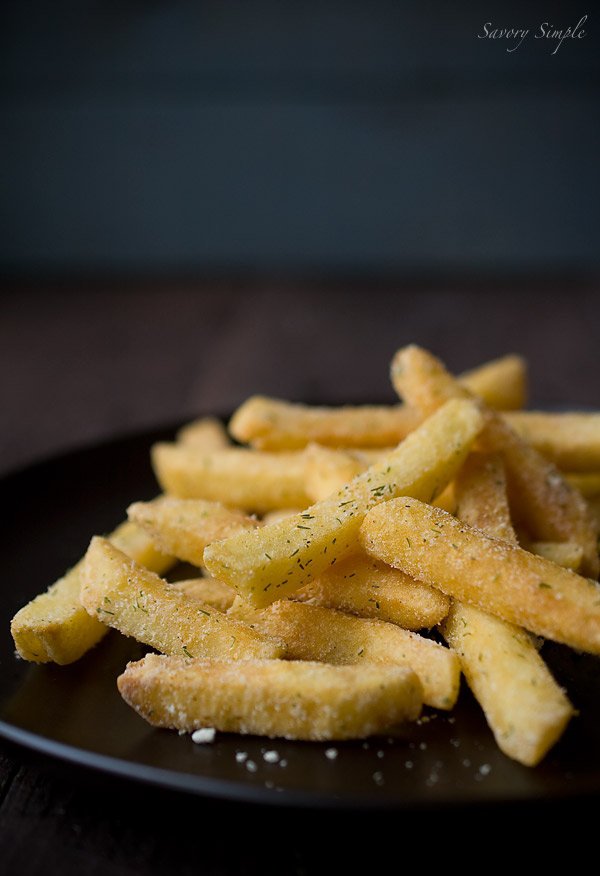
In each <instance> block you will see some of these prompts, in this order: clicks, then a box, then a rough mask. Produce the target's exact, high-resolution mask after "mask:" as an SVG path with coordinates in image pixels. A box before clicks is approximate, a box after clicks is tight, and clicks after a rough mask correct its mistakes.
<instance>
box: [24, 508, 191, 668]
mask: <svg viewBox="0 0 600 876" xmlns="http://www.w3.org/2000/svg"><path fill="white" fill-rule="evenodd" d="M109 539H110V541H111V542H112V543H113V544H114V545H116V546H117V547H119V548H120V550H122V551H123V552H124V553H126V554H128V555H129V556H130V557H133V559H135V560H136V561H137V562H138V563H140V564H141V565H142V566H145V567H146V568H147V569H150V570H152V571H155V572H158V573H163V572H166V571H167V570H168V569H169V568H171V566H172V565H173V564H174V562H175V560H174V559H173V557H170V556H167V555H166V554H164V553H161V552H160V551H159V550H157V549H156V548H155V546H154V544H153V542H152V540H151V539H150V538H149V537H148V536H147V535H146V533H145V532H143V531H142V530H141V529H139V528H138V527H137V526H136V525H135V524H133V523H130V522H129V521H125V522H124V523H122V524H121V525H120V526H118V527H117V529H115V531H114V532H113V533H112V535H110V536H109ZM82 566H83V560H80V561H79V562H78V563H77V564H76V565H75V566H73V568H72V569H70V570H69V571H68V572H67V573H66V574H65V575H64V576H63V577H62V578H59V579H58V581H56V582H55V583H54V584H52V586H51V587H50V588H49V589H48V590H47V591H46V592H45V593H40V594H39V595H38V596H36V597H35V599H33V600H32V601H31V602H28V603H27V605H25V606H23V608H21V609H20V610H19V611H18V612H17V613H16V615H15V616H14V618H13V619H12V623H11V633H12V637H13V639H14V642H15V647H16V649H17V653H18V654H19V656H20V657H22V658H23V659H24V660H29V661H31V662H33V663H58V664H61V665H65V664H67V663H73V662H75V660H78V659H79V658H80V657H82V656H83V655H84V654H85V653H86V651H89V650H90V648H92V647H93V646H94V645H95V644H96V643H97V642H99V641H100V639H101V638H102V637H103V636H104V634H105V633H106V627H105V626H104V624H102V623H100V622H99V621H98V620H97V619H96V618H93V617H90V615H89V614H88V613H87V612H86V611H85V609H84V608H83V607H82V605H81V603H80V601H79V593H80V590H81V572H82Z"/></svg>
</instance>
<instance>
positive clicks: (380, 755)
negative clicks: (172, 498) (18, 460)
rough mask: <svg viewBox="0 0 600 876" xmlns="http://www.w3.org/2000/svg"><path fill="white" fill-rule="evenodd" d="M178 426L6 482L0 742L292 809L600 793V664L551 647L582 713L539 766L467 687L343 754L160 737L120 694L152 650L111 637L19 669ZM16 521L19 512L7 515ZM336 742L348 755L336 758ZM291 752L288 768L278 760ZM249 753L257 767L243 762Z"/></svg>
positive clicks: (307, 746)
mask: <svg viewBox="0 0 600 876" xmlns="http://www.w3.org/2000/svg"><path fill="white" fill-rule="evenodd" d="M173 432H174V429H165V430H161V431H160V432H153V433H145V434H142V435H135V436H132V437H126V438H123V439H121V440H118V441H114V442H111V443H107V444H103V445H101V446H97V447H92V448H89V449H84V450H80V451H77V452H74V453H72V454H69V455H66V456H63V457H59V458H56V459H53V460H50V461H48V462H44V463H41V464H39V465H36V466H34V467H32V468H29V469H27V470H25V471H22V472H18V473H16V474H13V475H10V476H8V477H6V478H4V480H3V481H2V488H3V507H4V509H8V510H9V519H8V520H5V523H4V526H3V527H2V528H1V529H0V556H2V561H3V577H2V580H3V585H4V586H3V591H2V597H1V600H0V623H1V628H2V630H3V633H2V636H1V637H0V641H1V646H0V666H1V672H0V734H2V735H4V736H5V737H7V738H8V739H11V740H13V741H16V742H18V743H21V744H23V745H26V746H29V747H31V748H33V749H36V750H38V751H42V752H45V753H47V754H50V755H53V756H56V757H59V758H62V759H64V760H66V761H71V762H76V763H79V764H83V765H87V766H89V767H93V768H97V769H100V770H103V771H107V772H109V773H114V774H119V775H122V776H126V777H129V778H131V779H136V780H141V781H146V782H150V783H152V784H155V785H159V786H163V787H169V788H175V789H180V790H184V791H188V792H194V793H198V794H203V795H208V796H214V797H221V798H228V799H238V800H246V801H253V802H262V803H274V804H278V805H282V804H289V805H301V806H303V805H307V806H312V807H314V806H324V807H336V808H338V807H360V808H364V807H367V808H368V807H378V808H387V809H390V808H399V809H418V808H421V807H425V806H426V807H441V808H446V807H451V806H455V805H457V804H466V805H473V804H477V805H479V804H492V803H498V802H503V801H512V802H515V803H516V802H527V801H540V800H559V799H560V800H563V801H564V800H569V799H572V800H574V799H576V798H581V797H584V796H585V797H588V796H590V795H593V796H595V795H598V793H600V697H599V696H598V693H599V685H598V677H599V670H600V662H599V661H598V659H597V658H594V657H590V656H587V655H581V654H577V653H575V652H573V651H571V650H569V649H567V648H563V647H561V646H558V645H554V644H551V643H546V645H545V646H544V656H545V658H546V659H547V661H548V663H549V665H550V666H551V668H552V670H553V671H554V673H555V676H556V677H557V679H558V680H559V682H560V683H561V684H563V685H564V686H565V688H566V689H567V691H568V693H569V695H570V697H571V700H572V702H573V703H574V705H575V706H576V708H577V709H578V710H579V716H578V717H577V718H575V719H573V721H572V722H571V725H570V726H569V728H568V730H567V732H566V733H565V735H564V736H563V738H562V740H561V741H560V742H559V743H558V745H556V746H555V747H554V749H553V750H552V751H551V752H550V754H549V755H548V756H547V758H546V759H545V760H544V761H543V763H542V764H541V765H539V766H538V767H537V768H535V769H528V768H526V767H522V766H520V765H519V764H517V763H515V762H513V761H511V760H510V759H508V758H507V757H505V756H504V755H503V754H502V753H501V752H500V751H499V749H498V748H497V746H496V744H495V742H494V740H493V738H492V735H491V733H490V731H489V729H488V728H487V725H486V723H485V720H484V718H483V717H482V714H481V711H480V709H479V707H478V706H477V703H475V701H474V700H473V698H472V696H471V695H470V692H469V691H468V689H467V688H466V685H464V684H463V689H462V693H461V696H460V700H459V703H458V705H457V707H456V709H455V710H454V711H453V712H452V714H450V715H447V714H444V713H441V712H440V713H435V712H429V713H428V714H427V715H425V717H424V720H423V721H421V722H420V723H419V724H417V725H412V726H408V727H406V728H405V729H403V730H402V732H401V733H400V734H398V735H396V736H394V737H385V738H382V739H371V740H369V741H368V742H367V743H361V742H345V743H339V744H336V745H335V746H329V745H324V744H317V743H297V742H285V741H279V740H277V741H268V740H265V739H260V738H255V737H250V738H243V737H237V736H233V735H231V736H229V735H221V736H220V737H217V740H216V742H215V743H214V744H212V745H195V744H194V743H193V742H192V741H191V739H190V737H189V736H187V735H186V736H178V734H177V733H174V732H171V731H164V730H154V729H152V728H151V727H149V726H148V725H147V724H146V723H145V722H144V721H143V720H142V719H141V718H139V717H138V716H137V715H136V714H135V713H134V712H133V711H132V710H130V709H129V708H128V707H127V706H126V705H125V704H124V703H123V701H122V700H121V698H120V697H119V695H118V692H117V689H116V684H115V679H116V677H117V675H118V674H119V673H120V672H121V670H122V669H123V667H124V666H125V663H126V662H127V660H129V659H134V658H136V657H139V656H140V655H141V653H142V651H141V649H140V647H139V646H138V645H137V644H136V643H135V642H133V641H132V640H130V639H125V638H123V637H121V636H119V635H118V634H116V633H112V632H111V633H110V634H109V635H108V636H107V637H106V638H105V639H104V640H103V641H102V642H101V643H100V644H99V645H98V646H97V647H96V648H95V649H94V650H93V651H91V652H90V653H89V654H88V655H86V657H84V658H83V659H82V660H80V661H79V662H78V663H75V664H73V665H71V666H65V667H58V666H52V665H45V666H35V665H31V664H28V663H25V662H24V661H21V660H17V659H16V658H15V655H14V646H13V642H12V638H11V636H10V632H9V624H10V619H11V617H12V616H13V614H14V613H15V612H16V611H17V610H18V608H20V607H21V605H23V604H24V603H25V602H27V601H28V600H29V599H30V598H31V597H32V596H34V595H35V594H36V593H38V592H40V591H42V590H44V589H46V587H47V586H48V584H49V583H51V582H52V581H53V580H55V579H56V578H57V577H59V576H60V575H61V574H62V573H63V572H64V570H65V569H67V568H68V567H69V566H70V565H72V564H73V563H74V562H75V561H76V560H77V559H79V557H81V555H82V554H83V553H84V551H85V548H86V547H87V544H88V542H89V539H90V536H91V535H92V534H94V533H103V532H108V531H110V530H111V529H112V528H113V527H114V526H115V525H116V524H117V523H118V522H119V521H120V520H121V519H123V517H124V509H125V508H126V507H127V505H128V504H129V503H130V502H132V501H134V500H136V499H149V498H151V497H152V496H154V495H155V494H156V493H157V485H156V483H155V480H154V476H153V474H152V471H151V468H150V463H149V448H150V446H151V444H152V443H153V442H154V441H156V440H160V439H169V438H171V437H172V435H173ZM5 516H6V515H5ZM331 747H335V749H336V751H337V756H336V757H335V758H329V757H327V756H326V750H327V749H328V748H331ZM267 750H275V751H277V752H278V755H279V757H280V760H279V762H278V763H269V762H267V761H265V760H264V758H263V754H264V752H265V751H267ZM238 752H246V753H247V755H248V760H249V761H252V763H253V764H255V765H256V769H255V770H254V771H252V770H250V769H248V760H247V761H246V762H239V760H238V759H237V758H236V754H237V753H238Z"/></svg>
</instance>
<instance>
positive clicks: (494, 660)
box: [442, 602, 574, 766]
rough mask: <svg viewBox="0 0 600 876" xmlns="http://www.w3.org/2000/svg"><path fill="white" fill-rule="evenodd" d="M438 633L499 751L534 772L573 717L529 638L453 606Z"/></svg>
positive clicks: (497, 621)
mask: <svg viewBox="0 0 600 876" xmlns="http://www.w3.org/2000/svg"><path fill="white" fill-rule="evenodd" d="M442 632H443V634H444V637H445V638H446V640H447V641H448V643H449V644H450V645H451V646H452V647H453V648H454V649H455V651H456V652H457V653H458V654H459V656H460V660H461V666H462V669H463V672H464V674H465V677H466V679H467V682H468V684H469V687H470V688H471V689H472V691H473V693H474V694H475V696H476V698H477V700H478V701H479V703H480V705H481V707H482V709H483V711H484V713H485V716H486V718H487V721H488V724H489V726H490V729H491V730H492V732H493V734H494V738H495V740H496V742H497V744H498V747H499V748H500V749H501V751H503V752H504V753H505V754H506V755H508V756H509V757H512V758H513V759H515V760H517V761H519V762H520V763H522V764H525V765H526V766H536V765H537V764H538V763H539V762H540V761H541V760H542V759H543V758H544V757H545V755H546V754H547V752H548V751H549V750H550V748H552V746H553V745H554V744H555V743H556V742H557V741H558V739H559V738H560V737H561V736H562V734H563V732H564V730H565V728H566V726H567V724H568V723H569V721H570V719H571V718H572V717H573V714H574V711H573V707H572V706H571V704H570V702H569V700H568V698H567V697H566V695H565V693H564V692H563V691H562V689H561V688H560V687H559V686H558V685H557V683H556V682H555V680H554V679H553V678H552V676H551V674H550V672H549V671H548V669H547V667H546V665H545V663H544V661H543V660H542V657H541V656H540V654H539V653H538V651H537V650H536V648H535V646H534V644H533V643H532V641H531V637H530V636H529V634H528V633H527V632H526V631H525V630H523V629H521V628H520V627H518V626H516V625H514V624H507V623H506V622H504V621H502V620H500V619H499V618H497V617H494V616H493V615H491V614H487V613H486V612H483V611H480V610H479V609H477V608H474V607H473V606H471V605H468V604H466V603H457V602H455V603H454V605H453V606H452V607H451V609H450V614H449V615H448V617H447V618H446V620H445V621H444V623H443V625H442Z"/></svg>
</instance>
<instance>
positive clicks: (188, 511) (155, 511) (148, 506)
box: [127, 496, 259, 566]
mask: <svg viewBox="0 0 600 876" xmlns="http://www.w3.org/2000/svg"><path fill="white" fill-rule="evenodd" d="M127 514H128V517H129V519H130V520H132V521H133V522H134V523H135V524H136V525H137V526H139V527H140V528H141V529H143V530H145V531H146V532H147V533H148V535H149V536H150V538H151V539H152V541H153V542H154V544H156V546H157V547H159V548H160V549H161V550H163V551H165V552H166V553H169V554H171V555H172V556H174V557H177V558H178V559H180V560H186V562H188V563H193V564H194V565H196V566H201V565H202V555H203V553H204V548H205V547H206V545H207V544H210V543H211V542H213V541H218V540H219V539H222V538H228V536H230V535H233V534H234V533H236V532H242V531H245V530H249V529H255V528H256V527H257V526H258V525H259V523H258V521H257V520H256V519H255V518H252V517H248V516H247V515H246V514H244V513H243V512H242V511H238V510H235V509H232V508H226V507H225V506H224V505H222V504H221V503H220V502H209V501H207V500H205V499H178V498H176V497H174V496H160V497H159V498H158V499H154V500H153V501H152V502H134V503H133V505H130V506H129V508H128V509H127Z"/></svg>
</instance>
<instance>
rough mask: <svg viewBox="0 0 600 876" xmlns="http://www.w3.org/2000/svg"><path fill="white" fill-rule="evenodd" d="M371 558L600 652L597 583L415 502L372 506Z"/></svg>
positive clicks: (367, 543) (366, 538)
mask: <svg viewBox="0 0 600 876" xmlns="http://www.w3.org/2000/svg"><path fill="white" fill-rule="evenodd" d="M361 541H362V544H363V547H364V549H365V550H366V551H367V553H369V554H370V555H371V556H374V557H376V558H377V559H379V560H382V561H383V562H385V563H388V564H389V565H390V566H393V567H394V568H396V569H401V570H402V571H403V572H406V573H407V574H408V575H412V576H414V577H415V578H418V579H419V580H421V581H425V582H426V583H427V584H431V585H432V586H434V587H439V589H440V590H442V592H444V593H446V594H447V595H448V596H453V597H454V598H455V599H458V600H459V601H462V602H468V603H470V604H471V605H475V607H478V608H481V609H482V610H483V611H487V612H489V613H490V614H494V615H496V616H498V617H500V618H501V619H502V620H505V621H508V622H509V623H514V624H517V625H518V626H523V627H525V628H526V629H528V630H530V631H531V632H533V633H536V635H539V636H544V637H545V638H548V639H554V640H555V641H557V642H563V643H564V644H566V645H570V646H571V647H572V648H577V649H579V650H581V651H589V652H591V653H593V654H600V585H598V584H597V583H596V582H594V581H592V579H589V578H582V577H581V576H580V575H577V574H576V573H575V572H571V571H570V570H568V569H563V568H561V567H560V566H557V565H556V563H552V562H550V561H549V560H545V559H544V558H543V557H538V556H536V555H535V554H531V553H529V552H528V551H525V550H523V549H522V548H518V547H514V546H512V545H510V544H508V543H507V542H504V541H500V540H499V539H494V538H489V537H488V536H486V535H484V534H483V533H482V532H480V531H479V530H477V529H473V528H471V527H468V526H467V525H466V524H464V523H462V522H461V521H459V520H457V519H456V518H455V517H453V516H452V515H450V514H447V513H446V512H445V511H441V510H440V509H437V508H433V507H432V506H430V505H425V504H424V503H423V502H419V501H417V500H415V499H409V498H402V499H392V500H391V501H390V502H387V503H386V505H385V507H379V508H377V507H376V508H373V509H372V510H371V511H369V513H368V514H367V516H366V517H365V519H364V522H363V525H362V530H361Z"/></svg>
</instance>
